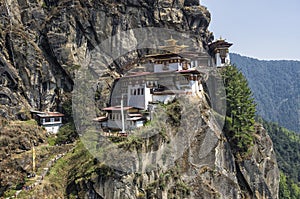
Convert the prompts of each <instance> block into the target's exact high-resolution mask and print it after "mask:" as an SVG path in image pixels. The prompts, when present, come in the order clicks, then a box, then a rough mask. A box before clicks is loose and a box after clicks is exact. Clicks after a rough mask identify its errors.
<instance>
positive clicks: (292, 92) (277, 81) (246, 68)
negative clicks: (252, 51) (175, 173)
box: [230, 54, 300, 133]
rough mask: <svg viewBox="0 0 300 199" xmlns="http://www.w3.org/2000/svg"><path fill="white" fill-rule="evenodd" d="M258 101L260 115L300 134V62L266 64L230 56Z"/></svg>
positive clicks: (269, 62)
mask: <svg viewBox="0 0 300 199" xmlns="http://www.w3.org/2000/svg"><path fill="white" fill-rule="evenodd" d="M230 56H231V62H232V63H233V64H234V65H236V66H237V67H238V68H239V69H240V70H241V71H242V73H243V74H244V75H245V77H246V78H247V80H248V82H249V86H250V88H251V90H252V91H253V93H254V98H255V100H256V102H257V114H258V115H260V116H262V117H263V118H264V119H266V120H268V121H273V122H278V124H279V125H280V126H284V127H286V128H288V129H290V130H292V131H295V132H297V133H300V124H299V123H300V122H299V118H300V115H299V114H300V98H299V97H300V82H299V79H300V78H299V77H300V61H263V60H258V59H253V58H249V57H245V56H241V55H238V54H231V55H230Z"/></svg>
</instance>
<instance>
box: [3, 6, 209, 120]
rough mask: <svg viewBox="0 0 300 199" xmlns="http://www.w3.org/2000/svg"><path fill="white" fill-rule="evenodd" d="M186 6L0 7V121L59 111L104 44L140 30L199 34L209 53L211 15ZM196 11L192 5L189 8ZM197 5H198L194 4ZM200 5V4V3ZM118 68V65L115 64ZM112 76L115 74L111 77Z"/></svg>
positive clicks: (199, 38)
mask: <svg viewBox="0 0 300 199" xmlns="http://www.w3.org/2000/svg"><path fill="white" fill-rule="evenodd" d="M184 3H185V2H184V1H183V0H155V1H154V0H151V1H142V0H127V1H116V0H114V1H112V0H102V1H100V0H99V1H85V0H60V1H58V0H44V1H39V0H20V1H17V0H4V1H2V2H1V3H0V13H1V16H2V17H1V20H0V29H1V33H0V48H1V56H0V73H1V81H0V85H1V88H0V94H1V109H0V110H1V115H2V116H4V117H9V118H15V117H19V118H20V117H21V118H22V115H20V114H19V111H20V109H21V107H27V109H29V108H30V107H31V108H35V109H41V110H45V109H47V108H57V106H58V107H59V103H60V102H61V101H62V100H63V99H64V95H63V93H64V92H70V91H71V90H72V87H73V78H74V71H75V70H76V69H78V67H80V65H81V61H82V60H83V59H84V58H85V57H86V56H88V54H89V52H90V51H91V50H93V49H94V47H95V46H97V45H98V44H99V43H100V42H101V41H103V40H105V39H107V38H108V37H111V36H113V35H115V34H116V33H119V32H120V31H125V30H128V29H133V28H140V27H153V26H154V27H165V28H170V29H175V30H177V31H183V32H184V31H188V32H190V33H195V35H196V37H197V38H198V40H199V41H200V43H203V46H204V47H206V46H207V43H208V42H209V41H211V40H212V35H211V33H210V32H209V31H207V26H208V24H209V22H210V13H209V12H208V11H207V10H206V8H205V7H202V6H196V7H186V6H184ZM187 3H188V4H189V5H193V2H188V1H187ZM194 3H195V2H194ZM196 4H197V3H196ZM115 64H116V65H117V66H116V68H118V67H121V66H118V63H115ZM109 72H112V71H109Z"/></svg>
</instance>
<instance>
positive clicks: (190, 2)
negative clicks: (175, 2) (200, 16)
mask: <svg viewBox="0 0 300 199" xmlns="http://www.w3.org/2000/svg"><path fill="white" fill-rule="evenodd" d="M184 5H185V6H199V5H200V0H185V1H184Z"/></svg>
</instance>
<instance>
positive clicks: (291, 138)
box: [259, 119, 300, 199]
mask: <svg viewBox="0 0 300 199" xmlns="http://www.w3.org/2000/svg"><path fill="white" fill-rule="evenodd" d="M259 122H260V123H262V124H263V126H264V127H265V128H266V130H267V131H268V133H269V135H270V136H271V138H272V141H273V145H274V150H275V152H276V156H277V162H278V166H279V169H280V171H281V174H280V188H279V190H280V191H279V196H280V198H295V199H298V198H300V136H299V135H298V134H296V133H294V132H292V131H289V130H287V129H285V128H283V127H280V126H279V125H278V124H275V123H272V122H266V121H263V120H262V119H259Z"/></svg>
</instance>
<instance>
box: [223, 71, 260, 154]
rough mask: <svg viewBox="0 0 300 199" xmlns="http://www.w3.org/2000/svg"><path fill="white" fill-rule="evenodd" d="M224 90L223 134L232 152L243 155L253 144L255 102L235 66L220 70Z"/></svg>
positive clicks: (246, 83)
mask: <svg viewBox="0 0 300 199" xmlns="http://www.w3.org/2000/svg"><path fill="white" fill-rule="evenodd" d="M221 74H222V76H223V80H224V86H225V91H226V108H227V109H226V122H225V127H224V130H225V134H226V136H227V138H228V140H229V142H230V144H231V145H233V148H234V150H235V151H234V152H235V154H236V155H238V156H240V157H244V156H245V155H247V154H248V153H249V151H250V148H251V146H252V145H253V136H252V134H253V131H254V123H255V111H256V109H255V106H256V105H255V103H254V99H253V96H252V92H251V90H250V88H249V87H248V82H247V80H246V78H245V77H244V76H243V74H242V73H241V72H240V71H239V70H238V69H237V68H236V67H235V66H227V67H224V68H223V69H222V70H221Z"/></svg>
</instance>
